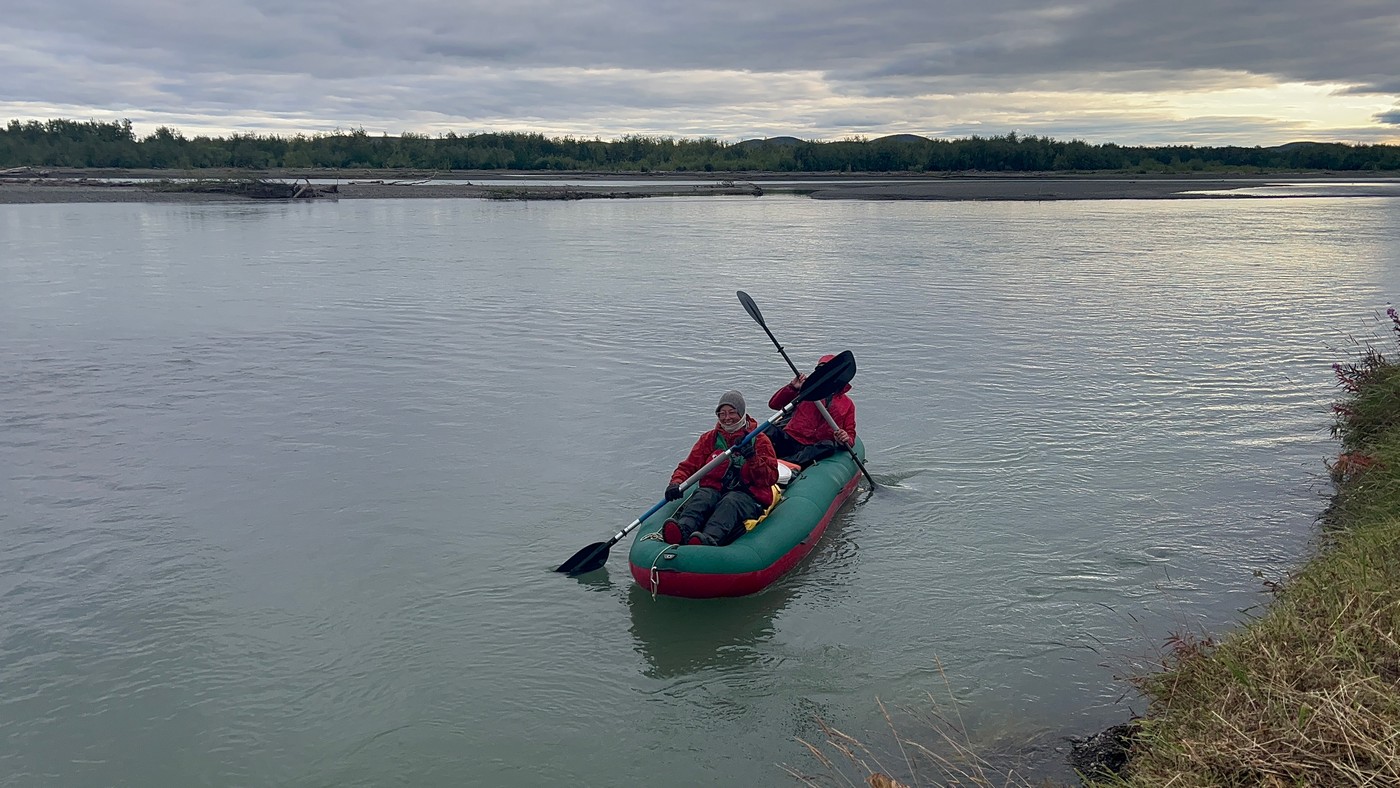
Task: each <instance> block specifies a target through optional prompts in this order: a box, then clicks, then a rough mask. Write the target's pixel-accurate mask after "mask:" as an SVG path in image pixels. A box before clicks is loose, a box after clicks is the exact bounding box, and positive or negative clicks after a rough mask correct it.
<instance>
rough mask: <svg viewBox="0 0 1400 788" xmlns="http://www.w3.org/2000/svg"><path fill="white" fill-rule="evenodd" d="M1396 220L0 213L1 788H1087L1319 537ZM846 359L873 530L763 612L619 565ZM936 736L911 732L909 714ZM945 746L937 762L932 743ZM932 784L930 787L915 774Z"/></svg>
mask: <svg viewBox="0 0 1400 788" xmlns="http://www.w3.org/2000/svg"><path fill="white" fill-rule="evenodd" d="M1397 238H1400V199H1395V198H1330V197H1316V198H1297V199H1283V200H1173V201H1111V202H1110V201H1080V202H1049V203H1005V202H999V203H976V202H937V203H927V202H848V201H838V202H828V201H813V200H808V199H805V198H801V197H795V196H783V195H776V196H771V195H770V196H766V197H763V198H759V199H753V198H674V199H650V200H628V201H589V202H570V203H531V202H526V203H501V202H495V201H485V200H466V199H458V200H452V199H447V200H435V199H415V200H356V201H342V202H339V203H336V202H330V203H320V202H311V203H280V204H247V205H244V204H230V203H211V204H140V203H123V204H74V205H62V204H60V205H14V206H0V249H3V250H4V252H3V255H0V600H3V610H4V616H3V618H0V785H35V784H52V785H64V786H107V785H145V786H188V785H215V786H225V785H228V786H232V785H295V786H321V785H327V786H328V785H336V786H343V785H385V784H407V785H415V786H420V785H511V786H537V785H538V786H544V785H556V784H561V783H569V784H576V785H589V786H594V785H596V786H608V785H631V784H653V785H667V786H684V785H697V786H699V785H711V784H725V785H734V784H745V785H788V784H793V779H792V778H791V777H790V776H789V775H788V774H787V773H786V772H785V771H784V768H783V767H784V766H787V767H789V768H792V769H794V770H797V771H801V772H805V773H811V774H816V775H823V774H825V775H827V776H831V775H830V774H829V772H827V770H826V769H824V767H822V766H821V765H820V764H819V763H817V761H816V760H815V759H814V758H812V757H811V756H810V755H809V754H808V753H807V752H806V750H805V748H804V746H803V745H802V744H801V743H800V742H799V741H798V739H799V737H800V738H802V739H806V740H808V741H813V742H816V741H819V740H820V737H821V731H820V729H819V727H818V723H817V720H818V719H820V720H823V721H825V722H826V723H828V724H830V725H832V726H834V727H836V728H838V729H840V730H841V731H844V732H845V733H848V734H850V735H852V736H854V737H856V738H858V739H860V740H862V741H864V742H866V743H868V744H869V746H870V747H871V748H872V750H874V751H875V752H877V753H882V754H883V755H882V759H883V758H885V757H886V756H888V760H883V762H885V763H886V765H887V766H889V767H890V768H891V770H892V771H895V772H899V771H900V770H901V769H903V768H904V767H903V761H902V759H899V758H898V757H897V754H895V755H891V754H892V753H897V747H896V745H894V742H893V739H892V738H891V734H890V729H889V727H888V726H887V724H886V720H885V718H884V715H883V712H882V711H881V709H880V704H881V703H884V704H886V705H887V706H888V707H889V709H890V714H891V717H892V719H893V720H894V724H895V727H896V728H897V729H899V730H900V731H902V732H903V733H904V734H906V735H907V736H909V737H911V738H914V739H921V740H923V741H926V742H927V743H929V745H930V746H935V744H936V740H937V737H936V735H935V734H934V733H933V732H932V731H930V730H929V729H928V724H927V722H926V720H925V719H924V718H925V717H926V716H928V713H929V711H930V710H931V709H932V708H933V705H934V704H935V702H936V703H937V704H939V705H941V706H942V707H943V709H944V710H945V712H946V711H947V710H948V709H950V708H952V706H951V705H950V704H952V703H953V702H954V701H955V702H956V708H957V710H958V714H957V715H952V716H953V717H954V718H955V719H960V722H959V723H958V725H957V728H958V730H957V733H956V735H957V736H961V737H965V738H963V739H961V740H962V741H963V742H964V743H966V744H967V745H968V746H970V747H971V748H972V749H974V750H977V751H979V752H985V753H987V756H986V757H988V758H991V759H993V760H996V759H999V758H1002V757H1003V756H1007V755H1008V754H1009V756H1008V757H1015V758H1019V759H1021V760H1022V761H1023V762H1024V763H1025V768H1026V770H1027V773H1030V774H1036V775H1043V776H1046V777H1051V778H1055V779H1068V776H1069V773H1068V770H1067V767H1065V766H1064V765H1063V754H1062V753H1061V752H1060V749H1062V748H1063V747H1064V746H1065V742H1064V741H1063V739H1062V737H1063V736H1066V735H1069V734H1075V733H1078V734H1083V733H1089V732H1092V731H1095V730H1098V729H1101V728H1103V727H1105V726H1107V725H1109V724H1113V723H1116V722H1120V721H1122V720H1124V719H1126V717H1127V716H1128V714H1129V713H1130V712H1131V711H1138V712H1140V711H1142V710H1143V705H1142V702H1141V701H1140V700H1137V699H1135V698H1134V696H1133V695H1132V694H1131V692H1130V691H1129V688H1128V686H1127V685H1126V684H1125V683H1124V682H1123V681H1121V680H1120V679H1119V677H1121V676H1123V675H1126V674H1129V673H1131V672H1134V671H1137V670H1141V669H1144V668H1145V667H1148V666H1150V665H1151V664H1152V662H1153V660H1154V659H1156V658H1158V656H1159V653H1160V650H1161V646H1162V643H1163V642H1164V640H1165V638H1166V637H1168V636H1169V635H1170V634H1172V633H1173V632H1181V631H1186V632H1196V633H1212V634H1218V633H1223V632H1226V631H1228V630H1229V629H1230V627H1232V626H1234V625H1235V624H1236V623H1237V622H1239V621H1242V620H1245V619H1247V618H1248V617H1249V616H1251V615H1256V614H1257V613H1258V612H1259V610H1260V606H1261V605H1263V604H1266V603H1267V601H1268V596H1267V593H1266V591H1265V588H1264V583H1265V581H1267V580H1277V579H1280V578H1281V577H1282V576H1283V575H1284V574H1285V573H1286V572H1287V571H1288V570H1289V568H1290V567H1293V566H1296V565H1297V564H1298V562H1300V561H1301V560H1302V559H1303V558H1304V557H1305V556H1306V555H1307V552H1308V550H1309V549H1310V547H1311V545H1312V543H1313V538H1314V535H1315V525H1314V519H1315V517H1316V516H1317V515H1318V514H1319V513H1320V511H1321V509H1322V507H1323V505H1324V504H1325V496H1326V494H1327V492H1328V486H1327V480H1326V473H1325V468H1324V466H1323V461H1324V459H1325V458H1326V457H1327V456H1328V454H1329V453H1334V452H1335V450H1336V446H1335V444H1334V443H1333V442H1332V441H1331V440H1330V438H1329V436H1328V425H1329V424H1330V414H1329V406H1330V403H1331V401H1332V400H1333V397H1334V395H1335V394H1336V390H1335V389H1334V387H1333V385H1332V379H1331V370H1330V365H1331V364H1332V363H1333V362H1334V361H1345V360H1346V358H1347V356H1346V353H1347V352H1348V348H1349V347H1351V345H1350V342H1351V339H1352V338H1353V337H1357V338H1364V337H1365V336H1367V333H1368V332H1370V331H1372V330H1373V329H1374V328H1375V326H1376V323H1375V321H1374V320H1372V315H1373V313H1374V312H1375V311H1376V310H1377V309H1384V307H1385V304H1386V303H1387V302H1388V299H1391V298H1393V297H1395V295H1396V294H1397V293H1400V243H1398V242H1397V241H1396V240H1395V239H1397ZM740 289H742V290H745V291H747V292H748V293H750V294H751V295H752V296H753V297H754V298H755V300H756V301H757V303H758V304H759V306H760V307H761V308H762V309H763V312H764V316H765V317H766V318H767V321H768V324H769V326H770V327H771V328H772V329H773V331H774V333H775V335H776V336H777V337H778V338H779V340H780V341H782V342H783V343H784V346H785V347H786V349H787V351H788V352H789V353H790V354H791V355H792V356H793V358H794V359H795V360H797V361H798V363H799V365H804V366H810V365H811V364H812V363H814V362H815V360H816V359H817V357H818V356H820V355H821V354H823V353H827V352H836V351H838V350H842V349H850V350H852V351H853V352H854V354H855V356H856V359H857V364H858V367H859V372H858V374H857V376H856V378H855V380H854V382H853V390H852V392H851V394H852V397H853V398H854V399H855V400H856V403H857V407H858V420H859V430H860V434H861V436H862V437H863V439H864V441H865V443H866V446H867V448H868V451H869V458H868V463H867V465H868V467H869V468H870V470H871V472H872V473H873V474H874V475H875V477H876V479H877V480H878V481H879V482H880V483H881V487H880V489H878V490H875V491H873V492H871V493H869V494H862V495H860V496H859V498H858V502H857V503H855V504H854V505H852V506H850V507H849V508H848V509H846V510H845V511H844V512H843V513H842V514H841V515H840V516H839V517H838V518H837V519H836V521H835V522H834V523H833V527H832V529H831V530H829V531H828V533H827V535H826V537H825V538H824V539H823V541H822V543H821V544H820V545H819V546H818V547H817V549H816V550H815V551H814V553H813V555H812V556H811V557H810V558H809V559H808V560H807V561H806V562H804V563H803V564H802V565H800V566H799V567H798V568H797V569H796V570H795V571H794V572H793V573H791V574H790V575H788V576H787V577H786V578H784V579H783V580H782V581H780V582H779V583H778V584H777V585H775V586H774V587H772V588H770V589H768V590H767V591H765V592H763V593H761V594H758V595H756V596H753V597H749V598H745V599H737V600H711V601H686V600H674V599H665V598H662V599H656V600H653V599H652V598H651V597H650V596H649V595H648V594H647V593H645V592H644V591H642V590H641V589H639V588H636V587H634V586H633V585H632V583H631V579H630V577H629V575H628V573H627V569H626V562H625V556H626V550H625V547H626V544H628V543H630V542H624V543H623V545H620V546H619V547H618V548H617V549H615V550H614V551H613V556H612V559H611V561H610V563H609V566H608V568H607V569H606V571H603V572H599V573H594V574H593V575H590V576H586V577H583V578H579V579H568V578H566V577H564V576H562V575H559V574H556V573H554V572H552V571H551V570H552V569H553V567H554V566H556V565H557V564H558V563H559V562H560V561H562V560H564V559H565V558H567V557H568V556H570V555H571V554H573V553H574V552H575V551H576V550H577V549H579V548H580V547H582V546H583V545H585V544H587V543H589V542H593V541H598V540H601V539H606V538H607V537H609V536H611V535H612V534H613V533H615V532H616V531H617V530H618V529H619V528H620V527H622V526H623V525H625V524H626V523H627V522H628V521H630V520H631V519H632V518H633V517H635V516H636V515H637V514H639V513H640V512H642V511H644V510H645V509H646V508H647V507H649V506H650V505H651V504H653V503H655V502H656V501H657V500H658V499H659V497H660V495H661V493H662V490H663V488H664V487H665V485H666V481H667V478H668V476H669V473H670V471H671V468H672V467H673V466H674V465H675V463H676V462H677V461H678V460H679V459H680V458H681V457H682V456H683V454H684V452H685V450H686V449H687V448H688V446H689V444H690V442H691V441H692V440H693V438H694V436H695V435H696V434H697V433H699V432H700V431H701V430H703V429H705V428H706V427H707V426H708V425H709V423H710V422H711V420H712V413H713V409H714V404H715V402H716V401H717V399H718V397H719V394H720V393H722V392H723V391H725V390H726V389H730V388H738V389H740V390H742V391H743V392H744V394H745V395H746V396H747V398H748V402H749V403H750V409H751V411H753V412H754V413H755V414H756V415H757V416H759V418H762V417H764V416H766V415H767V413H768V412H767V411H766V410H764V409H763V407H762V406H763V404H764V400H765V399H766V398H767V395H768V394H770V393H771V392H772V390H773V389H775V388H777V387H778V386H779V385H781V384H782V383H783V382H784V381H785V380H786V379H787V378H788V377H790V373H789V372H788V370H787V367H786V365H785V364H784V363H783V361H782V359H781V357H780V356H779V355H778V354H777V352H776V350H774V348H773V346H772V345H771V344H770V343H769V342H768V339H767V337H766V336H764V334H763V332H762V330H761V329H760V328H759V327H758V326H757V325H755V324H754V323H753V322H752V321H750V320H749V318H748V316H747V315H746V314H745V313H744V311H743V309H742V308H741V306H740V305H739V303H738V301H737V300H736V298H735V291H736V290H740ZM930 696H931V697H930ZM921 737H922V738H921ZM920 773H921V774H926V772H924V771H921V772H920Z"/></svg>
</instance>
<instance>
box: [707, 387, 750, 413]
mask: <svg viewBox="0 0 1400 788" xmlns="http://www.w3.org/2000/svg"><path fill="white" fill-rule="evenodd" d="M725 405H728V406H729V407H731V408H733V409H735V410H737V411H739V418H740V419H742V418H744V417H745V416H747V415H748V413H749V412H748V411H747V410H745V409H744V395H743V394H740V393H739V392H737V391H726V392H724V394H723V395H722V396H721V397H720V398H719V404H718V405H716V406H715V413H719V409H720V408H722V407H724V406H725Z"/></svg>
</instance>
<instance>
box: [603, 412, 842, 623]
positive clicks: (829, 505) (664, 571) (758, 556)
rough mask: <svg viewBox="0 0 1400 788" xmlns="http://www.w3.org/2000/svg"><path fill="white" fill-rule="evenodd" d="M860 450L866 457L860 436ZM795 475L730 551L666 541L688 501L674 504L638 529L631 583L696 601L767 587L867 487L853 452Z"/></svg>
mask: <svg viewBox="0 0 1400 788" xmlns="http://www.w3.org/2000/svg"><path fill="white" fill-rule="evenodd" d="M855 452H856V454H858V455H859V456H860V458H861V459H862V460H864V459H865V444H864V443H862V442H861V440H860V438H856V445H855ZM793 473H794V475H793V476H792V477H791V478H790V480H789V481H788V482H787V484H786V485H784V484H782V480H781V479H780V480H779V485H778V488H779V489H778V496H777V498H776V501H775V502H774V504H773V506H772V507H771V508H770V509H769V510H768V513H767V514H766V515H765V516H764V517H763V518H762V519H760V520H759V521H758V522H757V523H756V524H754V525H753V527H752V529H751V530H748V531H746V532H745V533H743V534H741V535H740V536H739V538H738V539H736V540H734V541H733V542H731V543H729V544H727V545H725V546H723V547H711V546H709V545H668V544H666V542H664V541H662V539H661V533H660V532H661V526H662V523H664V522H665V520H666V518H667V517H669V516H671V514H672V513H673V512H675V510H676V509H678V508H679V507H680V505H681V504H682V503H683V502H684V501H685V500H686V498H688V497H689V496H688V495H687V496H686V498H682V499H681V500H678V501H671V502H669V503H667V505H666V506H665V507H663V508H662V509H661V510H660V511H658V512H657V513H656V516H654V517H652V518H649V519H648V521H647V524H646V525H644V526H643V527H642V528H640V529H639V530H638V531H637V537H636V539H634V540H633V542H632V549H631V550H630V551H629V552H628V555H627V563H628V565H629V567H630V569H631V570H632V578H633V579H634V580H636V581H637V584H638V585H640V586H642V587H643V588H645V589H646V590H647V591H649V592H651V593H652V594H653V595H658V594H659V595H665V596H678V597H690V598H694V599H701V598H707V597H725V596H744V595H746V594H752V593H755V592H757V591H761V590H763V589H764V588H767V587H768V586H769V585H770V584H771V583H773V581H775V580H777V579H778V578H779V577H782V576H783V575H784V574H785V573H786V572H787V571H788V570H789V569H792V568H793V567H794V566H796V565H797V563H798V562H799V561H801V560H802V559H803V557H804V556H806V555H807V554H808V553H810V552H811V551H812V548H814V547H816V545H817V542H818V540H820V539H821V537H822V534H823V533H825V532H826V528H827V526H828V525H829V524H830V523H831V518H832V517H834V516H835V515H836V513H837V512H838V511H839V510H840V509H841V506H842V505H843V504H845V503H846V501H847V500H848V499H849V498H850V497H851V494H852V493H854V492H855V490H856V485H857V483H858V482H859V481H860V471H859V469H858V468H857V467H856V463H855V461H854V460H852V459H851V453H850V452H844V451H842V452H837V453H836V454H833V455H832V456H830V457H828V458H826V459H824V460H821V461H820V462H816V463H813V464H812V465H809V466H808V467H807V468H805V469H803V470H801V471H793ZM690 492H694V488H691V490H690Z"/></svg>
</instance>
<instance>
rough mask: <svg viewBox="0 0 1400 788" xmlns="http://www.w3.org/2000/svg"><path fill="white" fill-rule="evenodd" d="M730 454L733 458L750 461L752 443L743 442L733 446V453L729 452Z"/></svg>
mask: <svg viewBox="0 0 1400 788" xmlns="http://www.w3.org/2000/svg"><path fill="white" fill-rule="evenodd" d="M730 454H731V455H733V456H735V457H739V458H740V459H745V460H748V459H752V458H753V441H745V442H743V443H740V444H737V445H735V446H734V449H733V451H731V452H730Z"/></svg>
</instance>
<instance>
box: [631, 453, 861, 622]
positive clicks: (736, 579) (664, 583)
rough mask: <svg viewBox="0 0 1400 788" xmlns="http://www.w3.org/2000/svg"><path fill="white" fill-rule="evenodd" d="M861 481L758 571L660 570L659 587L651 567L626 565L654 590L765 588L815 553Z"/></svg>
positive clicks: (744, 591)
mask: <svg viewBox="0 0 1400 788" xmlns="http://www.w3.org/2000/svg"><path fill="white" fill-rule="evenodd" d="M859 482H860V474H859V473H857V474H855V475H854V476H852V477H851V480H850V481H848V482H846V486H845V487H842V488H841V492H839V493H837V494H836V497H835V498H833V499H832V500H831V505H830V506H828V507H827V509H826V514H823V515H822V519H821V520H820V521H819V522H818V523H817V527H815V528H813V529H812V530H811V531H810V532H809V533H808V534H807V537H806V538H805V539H803V540H802V541H800V542H798V543H797V544H796V545H794V546H793V548H792V549H791V550H789V551H787V552H786V553H784V554H783V555H782V557H781V558H779V559H778V560H776V561H774V562H773V563H771V564H769V565H768V566H766V567H764V568H763V569H760V570H758V571H756V572H740V573H738V574H711V573H708V572H677V571H662V572H658V573H657V583H656V585H657V588H655V589H653V588H652V587H651V570H650V569H649V568H648V567H645V566H638V565H636V564H634V563H631V562H628V564H627V566H628V567H629V568H631V570H632V579H633V580H635V581H636V582H637V585H639V586H641V587H642V588H645V589H646V590H648V591H652V592H653V593H656V594H661V595H663V596H679V597H687V598H690V599H710V598H714V597H724V596H747V595H749V594H753V593H756V592H758V591H762V590H763V589H765V588H767V587H768V586H769V585H770V584H771V583H772V582H773V581H774V580H777V579H778V578H780V577H782V576H783V575H784V574H785V573H786V572H787V571H788V570H789V569H791V568H793V567H794V566H796V565H797V562H798V561H801V560H802V559H803V558H804V557H806V555H807V554H808V553H810V552H812V548H814V547H816V546H817V542H820V541H821V538H822V535H823V534H825V533H826V527H827V526H828V525H830V524H831V518H832V517H835V516H836V510H837V509H840V508H841V505H842V504H844V503H845V502H846V499H847V498H850V497H851V493H853V492H855V489H856V485H857V484H858V483H859Z"/></svg>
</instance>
